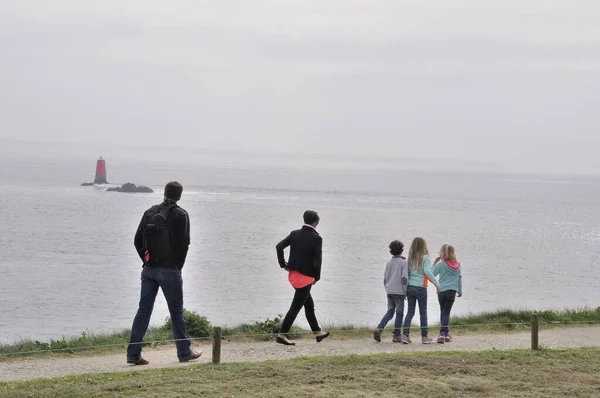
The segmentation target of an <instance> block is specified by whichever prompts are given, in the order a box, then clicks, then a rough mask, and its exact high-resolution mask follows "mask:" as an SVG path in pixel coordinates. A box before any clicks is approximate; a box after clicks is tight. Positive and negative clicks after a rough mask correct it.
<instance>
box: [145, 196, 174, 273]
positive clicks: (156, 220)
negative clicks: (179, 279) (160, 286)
mask: <svg viewBox="0 0 600 398" xmlns="http://www.w3.org/2000/svg"><path fill="white" fill-rule="evenodd" d="M173 207H177V205H176V204H174V203H169V204H165V203H161V204H159V205H156V206H152V207H151V208H150V209H148V211H147V212H146V216H145V218H144V224H143V226H142V238H143V242H144V259H145V262H146V264H148V265H153V264H157V263H160V262H163V261H165V260H168V259H169V256H170V255H171V252H172V245H171V231H170V229H169V221H168V220H169V214H170V212H171V209H172V208H173Z"/></svg>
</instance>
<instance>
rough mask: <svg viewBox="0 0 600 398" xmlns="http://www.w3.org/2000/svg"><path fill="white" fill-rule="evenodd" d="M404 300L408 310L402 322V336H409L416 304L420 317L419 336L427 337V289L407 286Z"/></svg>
mask: <svg viewBox="0 0 600 398" xmlns="http://www.w3.org/2000/svg"><path fill="white" fill-rule="evenodd" d="M406 299H407V300H408V309H407V311H406V319H405V320H404V335H405V336H409V335H410V324H411V322H412V319H413V316H414V315H415V309H416V306H417V302H418V303H419V315H420V316H421V336H422V337H427V334H428V332H429V331H428V329H427V288H426V287H417V286H411V285H408V290H407V292H406Z"/></svg>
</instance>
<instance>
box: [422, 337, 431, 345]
mask: <svg viewBox="0 0 600 398" xmlns="http://www.w3.org/2000/svg"><path fill="white" fill-rule="evenodd" d="M432 341H433V337H429V336H422V337H421V343H423V344H431V342H432Z"/></svg>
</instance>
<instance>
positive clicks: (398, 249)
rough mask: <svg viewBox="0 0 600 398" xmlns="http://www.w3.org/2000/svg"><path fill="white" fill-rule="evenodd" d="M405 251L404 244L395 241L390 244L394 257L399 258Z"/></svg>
mask: <svg viewBox="0 0 600 398" xmlns="http://www.w3.org/2000/svg"><path fill="white" fill-rule="evenodd" d="M403 251H404V243H402V242H400V241H399V240H395V241H393V242H392V243H390V254H391V255H392V256H399V255H401V254H402V252H403Z"/></svg>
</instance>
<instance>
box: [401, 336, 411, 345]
mask: <svg viewBox="0 0 600 398" xmlns="http://www.w3.org/2000/svg"><path fill="white" fill-rule="evenodd" d="M400 341H401V342H402V344H410V343H412V340H411V339H410V337H408V336H402V338H401V339H400Z"/></svg>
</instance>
